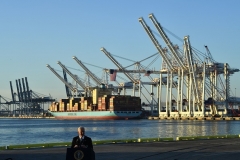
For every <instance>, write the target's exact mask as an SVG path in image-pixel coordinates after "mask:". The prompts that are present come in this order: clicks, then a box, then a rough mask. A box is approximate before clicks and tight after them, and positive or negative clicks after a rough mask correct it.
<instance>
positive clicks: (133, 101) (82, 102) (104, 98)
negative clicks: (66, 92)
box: [48, 89, 142, 120]
mask: <svg viewBox="0 0 240 160" xmlns="http://www.w3.org/2000/svg"><path fill="white" fill-rule="evenodd" d="M141 108H142V107H141V99H140V97H135V96H130V95H111V91H108V90H106V89H94V90H93V92H92V96H90V97H80V98H68V99H61V100H60V101H59V102H53V103H52V104H51V106H50V107H49V110H48V112H49V113H51V114H52V115H53V116H54V117H55V118H56V119H69V120H96V119H102V120H118V119H138V118H140V116H141V114H142V110H141Z"/></svg>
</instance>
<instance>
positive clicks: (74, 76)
mask: <svg viewBox="0 0 240 160" xmlns="http://www.w3.org/2000/svg"><path fill="white" fill-rule="evenodd" d="M57 64H59V65H60V66H61V67H62V69H64V71H65V72H67V73H68V74H69V75H70V76H71V77H72V78H73V80H74V81H76V82H77V84H79V85H80V86H81V87H82V89H83V90H84V91H85V95H84V96H87V93H88V87H87V86H85V85H84V83H83V82H82V81H81V80H80V79H79V78H78V77H77V76H76V75H74V74H72V73H71V72H70V71H69V70H68V69H67V68H66V67H65V66H64V65H63V64H62V63H61V62H60V61H58V62H57Z"/></svg>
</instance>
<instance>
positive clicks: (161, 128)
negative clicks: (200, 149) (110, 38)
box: [0, 118, 240, 146]
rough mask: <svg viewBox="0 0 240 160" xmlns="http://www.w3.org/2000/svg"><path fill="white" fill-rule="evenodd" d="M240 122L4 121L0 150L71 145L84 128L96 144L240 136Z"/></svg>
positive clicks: (143, 120) (1, 123) (1, 127)
mask: <svg viewBox="0 0 240 160" xmlns="http://www.w3.org/2000/svg"><path fill="white" fill-rule="evenodd" d="M239 125H240V121H199V120H147V119H141V120H106V121H104V120H101V121H99V120H96V121H95V120H92V121H91V120H56V119H15V118H14V119H11V118H6V119H5V118H1V119H0V146H6V145H16V144H36V143H54V142H70V141H72V138H73V137H74V136H76V135H77V128H78V127H79V126H84V127H85V128H86V135H88V136H90V137H91V138H92V140H93V141H94V140H110V139H131V138H151V137H152V138H156V137H161V138H166V137H178V136H205V135H226V134H240V128H239Z"/></svg>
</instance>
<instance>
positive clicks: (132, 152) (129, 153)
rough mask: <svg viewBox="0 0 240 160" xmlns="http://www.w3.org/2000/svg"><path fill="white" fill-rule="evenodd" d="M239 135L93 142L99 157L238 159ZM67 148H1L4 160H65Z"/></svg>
mask: <svg viewBox="0 0 240 160" xmlns="http://www.w3.org/2000/svg"><path fill="white" fill-rule="evenodd" d="M239 146H240V138H229V139H211V140H204V139H201V140H184V141H168V142H164V141H163V142H139V143H124V144H123V143H119V144H118V143H116V144H103V145H94V151H95V155H96V160H123V159H124V160H195V159H204V160H212V159H218V160H226V159H228V160H238V159H239V157H240V147H239ZM66 148H67V147H53V148H41V149H37V148H36V149H17V150H0V157H1V160H5V159H7V158H12V159H13V160H52V159H58V160H65V156H66Z"/></svg>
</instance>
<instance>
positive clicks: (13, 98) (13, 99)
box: [10, 81, 15, 102]
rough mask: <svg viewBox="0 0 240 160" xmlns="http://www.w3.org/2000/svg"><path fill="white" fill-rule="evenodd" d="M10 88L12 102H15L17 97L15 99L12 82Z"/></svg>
mask: <svg viewBox="0 0 240 160" xmlns="http://www.w3.org/2000/svg"><path fill="white" fill-rule="evenodd" d="M10 88H11V95H12V101H13V102H15V97H14V93H13V87H12V82H11V81H10Z"/></svg>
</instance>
